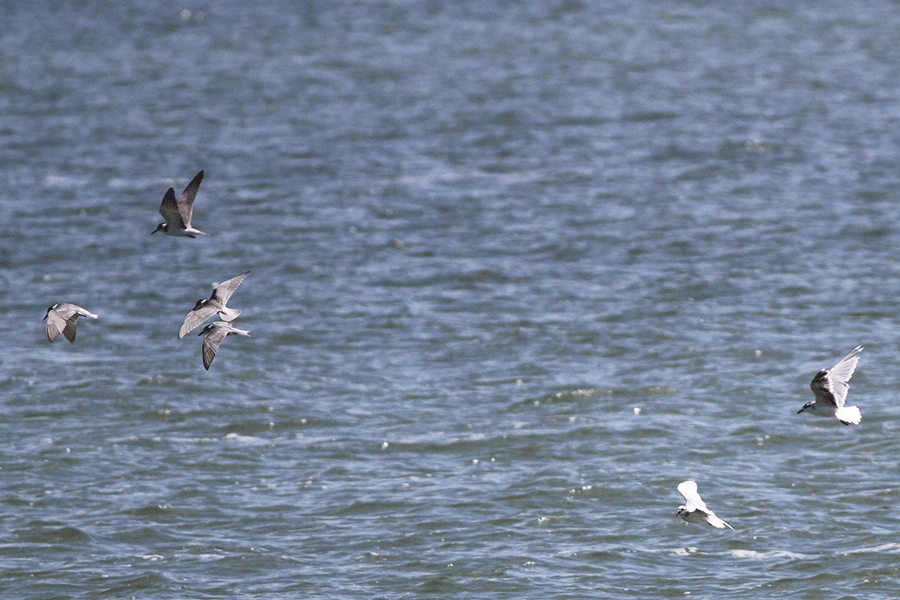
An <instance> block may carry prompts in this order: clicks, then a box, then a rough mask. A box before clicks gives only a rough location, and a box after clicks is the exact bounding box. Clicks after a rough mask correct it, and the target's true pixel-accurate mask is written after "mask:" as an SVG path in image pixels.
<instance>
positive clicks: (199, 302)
mask: <svg viewBox="0 0 900 600" xmlns="http://www.w3.org/2000/svg"><path fill="white" fill-rule="evenodd" d="M205 305H206V298H200V299H199V300H197V304H195V305H194V308H192V309H191V310H200V309H201V308H203V307H204V306H205Z"/></svg>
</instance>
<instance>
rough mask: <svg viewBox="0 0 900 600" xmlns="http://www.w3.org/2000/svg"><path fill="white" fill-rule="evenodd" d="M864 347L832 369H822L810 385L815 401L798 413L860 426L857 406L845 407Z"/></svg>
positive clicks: (804, 406) (855, 349)
mask: <svg viewBox="0 0 900 600" xmlns="http://www.w3.org/2000/svg"><path fill="white" fill-rule="evenodd" d="M862 351H863V347H862V346H857V347H856V348H854V349H853V350H851V351H850V354H848V355H847V356H845V357H844V358H842V359H841V360H840V361H838V363H837V364H836V365H834V366H833V367H831V368H830V369H822V370H821V371H819V372H818V373H816V376H815V377H813V380H812V383H810V384H809V387H810V389H812V391H813V394H814V395H815V396H816V399H815V400H810V401H809V402H807V403H806V404H804V405H803V408H801V409H800V410H798V411H797V414H798V415H799V414H800V413H802V412H804V411H805V412H808V413H812V414H814V415H816V416H817V417H837V419H838V421H840V422H841V423H843V424H844V425H851V424H852V425H859V422H860V420H861V419H862V415H860V414H859V409H858V408H857V407H855V406H844V403H845V402H846V401H847V392H849V391H850V378H851V377H853V372H854V371H855V370H856V365H857V363H859V353H860V352H862Z"/></svg>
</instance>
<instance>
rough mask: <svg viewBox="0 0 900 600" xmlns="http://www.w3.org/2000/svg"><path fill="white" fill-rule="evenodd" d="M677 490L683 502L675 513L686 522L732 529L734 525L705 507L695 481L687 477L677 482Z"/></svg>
mask: <svg viewBox="0 0 900 600" xmlns="http://www.w3.org/2000/svg"><path fill="white" fill-rule="evenodd" d="M678 492H679V493H680V494H681V495H682V496H684V504H682V505H681V506H679V507H678V512H676V513H675V514H677V515H678V516H679V517H681V518H682V519H684V520H685V521H687V522H688V523H708V524H709V525H712V526H713V527H718V528H719V529H724V528H725V527H727V528H728V529H731V530H732V531H734V527H732V526H731V525H729V524H728V523H726V522H725V521H723V520H722V519H720V518H719V517H717V516H716V513H714V512H713V511H711V510H709V509H708V508H707V507H706V502H704V501H703V499H702V498H700V494H698V493H697V482H696V481H692V480H690V479H688V480H687V481H682V482H681V483H679V484H678Z"/></svg>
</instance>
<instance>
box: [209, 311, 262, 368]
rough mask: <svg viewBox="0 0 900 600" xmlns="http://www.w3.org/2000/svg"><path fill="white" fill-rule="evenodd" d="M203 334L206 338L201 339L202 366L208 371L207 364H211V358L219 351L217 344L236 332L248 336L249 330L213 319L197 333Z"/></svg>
mask: <svg viewBox="0 0 900 600" xmlns="http://www.w3.org/2000/svg"><path fill="white" fill-rule="evenodd" d="M203 334H206V339H204V340H203V367H204V368H205V369H206V370H207V371H209V365H211V364H212V361H213V359H214V358H215V357H216V352H218V351H219V344H221V343H222V340H224V339H225V337H226V336H229V335H231V334H236V335H243V336H245V337H250V332H249V331H247V330H246V329H238V328H237V327H235V326H233V325H232V324H231V323H229V322H228V321H213V322H212V323H210V324H209V325H207V326H206V327H204V328H203V331H201V332H200V333H198V334H197V335H198V336H199V335H203Z"/></svg>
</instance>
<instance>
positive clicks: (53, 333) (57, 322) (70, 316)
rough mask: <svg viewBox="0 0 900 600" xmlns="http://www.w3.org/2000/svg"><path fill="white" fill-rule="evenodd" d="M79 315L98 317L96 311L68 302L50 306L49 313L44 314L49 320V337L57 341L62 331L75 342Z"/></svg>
mask: <svg viewBox="0 0 900 600" xmlns="http://www.w3.org/2000/svg"><path fill="white" fill-rule="evenodd" d="M78 317H90V318H92V319H96V318H98V317H97V315H95V314H94V313H92V312H90V311H87V310H85V309H83V308H81V307H80V306H76V305H75V304H69V303H68V302H61V303H59V304H54V305H53V306H51V307H50V308H48V309H47V314H46V315H44V319H46V320H47V339H48V340H50V341H51V342H55V341H56V338H58V337H59V334H60V333H61V334H63V335H64V336H66V339H67V340H69V341H70V342H72V343H73V344H74V343H75V333H76V331H77V330H78V323H77V322H76V319H78Z"/></svg>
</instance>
